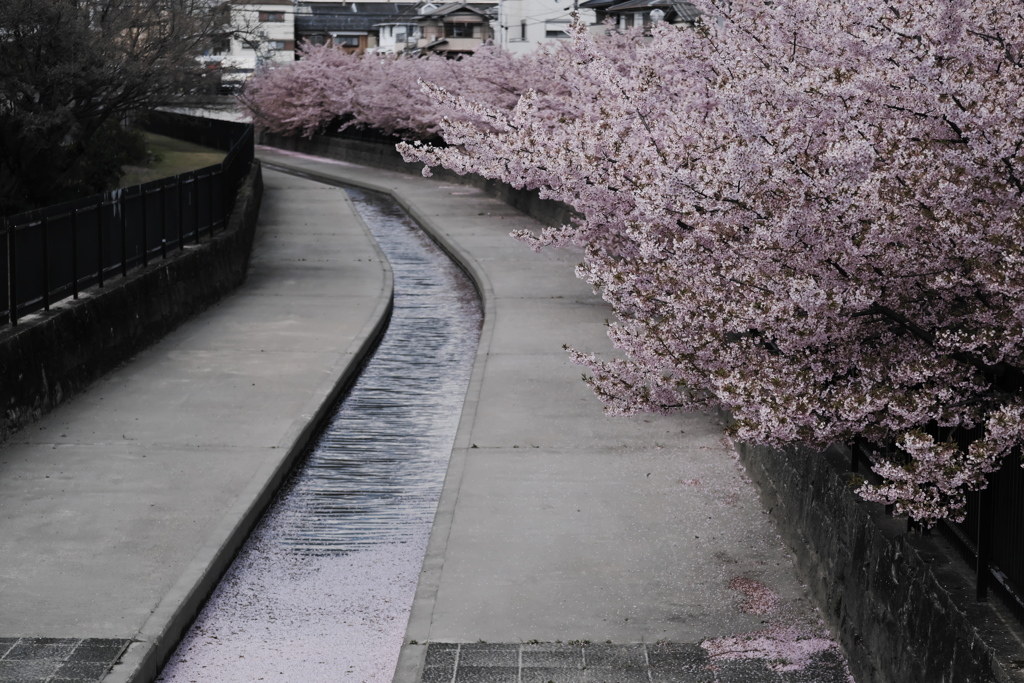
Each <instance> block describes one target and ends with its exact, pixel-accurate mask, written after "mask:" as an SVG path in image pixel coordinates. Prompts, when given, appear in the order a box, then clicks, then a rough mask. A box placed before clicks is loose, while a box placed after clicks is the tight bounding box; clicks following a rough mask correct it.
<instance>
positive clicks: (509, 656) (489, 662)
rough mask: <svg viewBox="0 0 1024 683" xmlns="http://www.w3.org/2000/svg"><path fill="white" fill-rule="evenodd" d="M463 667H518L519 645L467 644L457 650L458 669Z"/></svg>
mask: <svg viewBox="0 0 1024 683" xmlns="http://www.w3.org/2000/svg"><path fill="white" fill-rule="evenodd" d="M463 666H485V667H505V666H511V667H515V668H518V667H519V645H518V644H509V643H468V644H466V645H463V646H462V647H460V648H459V669H462V667H463Z"/></svg>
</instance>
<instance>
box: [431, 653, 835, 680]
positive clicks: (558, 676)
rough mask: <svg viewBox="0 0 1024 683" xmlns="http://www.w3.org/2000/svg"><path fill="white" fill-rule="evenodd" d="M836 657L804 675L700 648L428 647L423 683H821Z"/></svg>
mask: <svg viewBox="0 0 1024 683" xmlns="http://www.w3.org/2000/svg"><path fill="white" fill-rule="evenodd" d="M844 678H845V674H844V672H843V665H842V662H841V661H840V660H839V659H838V658H837V657H836V656H835V654H834V653H831V652H825V653H823V654H821V655H818V656H816V657H814V658H813V660H812V662H811V664H810V665H809V666H807V667H806V668H804V669H799V670H792V671H774V670H773V669H772V668H771V666H770V665H769V662H766V661H765V660H763V659H732V660H723V661H717V662H714V663H713V664H712V662H711V659H710V658H709V657H708V654H707V652H706V651H705V650H704V648H702V647H701V646H700V645H698V644H696V643H653V644H649V645H648V644H644V643H636V644H610V643H429V644H428V645H427V656H426V660H425V666H424V669H423V676H422V677H421V681H422V682H423V683H504V682H505V681H508V682H509V683H662V682H664V683H670V682H671V683H823V682H826V681H827V682H829V683H831V682H832V681H841V680H844Z"/></svg>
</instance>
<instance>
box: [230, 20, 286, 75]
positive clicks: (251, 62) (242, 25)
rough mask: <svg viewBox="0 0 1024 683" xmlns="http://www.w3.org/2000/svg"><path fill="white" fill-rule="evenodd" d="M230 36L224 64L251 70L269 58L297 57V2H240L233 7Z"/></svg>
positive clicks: (242, 70) (270, 59) (279, 60)
mask: <svg viewBox="0 0 1024 683" xmlns="http://www.w3.org/2000/svg"><path fill="white" fill-rule="evenodd" d="M231 20H232V25H233V26H234V27H235V28H236V30H238V31H239V35H236V36H235V37H233V38H232V39H231V50H230V52H229V53H228V55H227V56H226V58H225V59H224V61H223V66H224V67H225V68H232V69H237V70H239V71H241V72H247V73H251V72H252V71H254V70H255V69H256V68H257V66H259V65H260V64H261V63H263V62H266V61H274V62H293V61H295V6H294V5H293V4H292V3H291V2H288V3H281V2H274V3H270V2H268V3H260V2H252V3H237V4H233V5H232V7H231Z"/></svg>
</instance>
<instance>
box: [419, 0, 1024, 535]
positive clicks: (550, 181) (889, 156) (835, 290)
mask: <svg viewBox="0 0 1024 683" xmlns="http://www.w3.org/2000/svg"><path fill="white" fill-rule="evenodd" d="M703 9H704V11H705V19H704V20H703V21H702V22H699V23H698V26H697V27H696V29H693V30H690V29H679V28H676V27H672V26H665V25H662V26H658V27H656V28H655V29H654V30H653V31H652V33H653V35H652V37H651V38H649V39H647V40H646V41H644V40H631V41H629V40H627V41H623V40H619V41H618V42H616V43H614V44H613V43H611V42H610V41H602V40H601V39H594V38H592V37H590V36H588V35H587V34H586V32H585V31H584V30H583V29H582V27H578V28H577V29H576V30H575V33H574V37H573V41H572V44H571V46H569V47H568V48H567V49H565V50H561V51H556V52H553V53H552V54H551V55H550V56H549V59H550V60H551V63H550V64H549V65H548V68H551V69H557V70H558V71H557V73H558V74H559V75H560V77H561V79H562V80H563V82H565V83H567V84H568V85H567V87H568V89H569V92H568V95H567V96H566V97H564V98H563V101H562V103H561V104H560V105H558V106H557V107H552V102H551V99H550V98H545V96H544V95H542V94H536V93H534V92H532V91H529V90H527V91H525V92H524V94H523V95H522V97H521V98H520V99H519V100H518V102H517V103H516V104H515V106H514V107H512V108H508V107H506V106H504V103H491V102H488V101H487V100H485V99H477V100H474V99H473V98H472V93H466V92H458V91H449V90H448V86H447V85H446V84H445V82H444V80H443V79H438V80H436V81H433V85H430V86H427V87H426V88H425V92H426V93H427V94H429V95H430V96H431V97H433V98H434V100H435V101H436V102H437V106H438V108H439V109H437V111H444V110H446V109H448V110H452V111H454V112H457V113H458V115H449V116H448V117H447V118H446V119H444V120H443V121H441V122H440V130H441V133H442V135H443V137H444V139H445V141H446V142H447V143H448V144H447V146H445V147H434V146H429V145H421V144H415V143H412V144H403V145H400V148H401V149H402V151H403V153H404V154H405V155H406V157H407V158H408V159H410V160H411V159H417V160H422V161H425V162H427V164H428V165H444V166H446V167H448V168H451V169H454V170H456V171H459V172H474V173H479V174H481V175H484V176H486V177H489V178H496V179H499V180H502V181H504V182H507V183H510V184H512V185H514V186H516V187H528V188H538V189H539V190H540V192H541V194H542V196H544V197H548V198H551V199H555V200H558V201H563V202H566V203H568V204H570V205H571V206H572V207H574V208H575V209H576V210H577V211H578V212H579V214H580V218H579V220H578V221H576V222H574V223H573V224H571V225H564V226H556V227H551V228H548V229H545V230H544V231H543V232H542V233H540V234H519V235H517V236H518V237H519V238H520V239H522V240H524V241H526V242H527V243H529V244H530V245H531V246H533V247H534V248H536V249H539V248H542V247H545V246H549V245H551V246H564V245H576V246H578V247H581V248H582V249H583V250H584V256H583V263H582V264H581V265H580V266H579V267H578V271H577V273H578V275H579V276H580V277H582V278H585V279H586V280H587V281H588V282H590V283H592V284H593V285H594V287H595V288H596V289H597V290H598V291H600V293H601V294H602V295H603V296H604V298H605V299H606V300H607V301H608V302H609V303H610V304H611V306H612V307H613V309H614V311H615V315H616V318H617V320H616V322H615V323H614V324H612V325H611V327H610V331H609V335H610V337H611V339H612V340H613V342H614V344H615V346H616V347H617V348H618V349H620V350H621V351H622V352H624V357H622V358H613V359H604V358H600V357H598V356H597V355H594V354H588V353H583V352H579V351H572V354H573V358H574V359H575V360H576V361H577V362H578V363H580V364H582V365H583V366H585V367H586V368H587V369H589V370H590V372H592V373H593V375H592V377H590V378H589V379H588V381H589V382H590V384H591V385H592V386H593V387H594V389H595V391H596V392H597V393H598V394H599V395H600V396H601V398H602V399H603V400H604V401H605V402H606V403H607V406H608V409H609V411H610V412H612V413H632V412H635V411H658V412H666V411H672V410H679V409H683V410H698V409H707V408H714V407H724V408H727V409H728V410H730V411H731V412H732V415H733V416H734V418H735V427H734V431H735V435H736V436H737V437H738V438H740V439H745V440H752V441H755V442H759V443H765V444H772V445H777V446H784V445H787V444H793V443H806V444H811V445H816V446H824V445H826V444H828V443H831V442H835V441H845V442H849V441H851V440H853V439H857V438H859V439H864V440H866V441H867V442H868V443H870V444H871V446H872V449H873V451H874V457H873V467H874V469H875V471H876V472H877V473H878V474H880V475H881V476H882V477H883V483H882V484H880V485H877V486H871V485H865V486H864V487H862V489H861V492H862V494H863V495H864V496H865V497H867V498H868V499H871V500H876V501H882V502H886V503H895V505H896V507H897V509H898V510H899V511H906V512H909V513H910V515H912V516H913V517H915V518H917V519H919V520H922V521H924V522H925V523H929V524H930V523H932V522H934V520H936V519H940V518H944V517H949V518H953V519H959V518H962V515H963V506H964V494H965V492H966V491H969V490H976V489H979V488H982V487H984V485H985V483H986V474H988V473H990V472H992V471H994V470H995V469H997V468H998V467H999V466H1000V463H1001V462H1002V460H1003V459H1004V458H1005V457H1007V455H1009V454H1011V453H1014V452H1015V451H1016V450H1017V449H1019V448H1020V445H1021V442H1022V440H1024V404H1022V402H1021V399H1020V390H1021V387H1022V381H1021V380H1022V370H1024V291H1022V287H1024V247H1022V244H1024V234H1022V232H1024V231H1022V222H1021V221H1022V215H1021V209H1022V202H1021V192H1022V191H1024V168H1022V160H1021V156H1020V155H1021V150H1022V149H1024V117H1022V116H1021V115H1020V112H1021V109H1022V106H1024V87H1022V86H1024V69H1022V61H1021V60H1022V55H1024V51H1022V48H1024V42H1022V41H1024V18H1022V16H1021V14H1020V13H1019V12H1016V11H1015V10H1013V9H1012V8H1010V7H1008V6H1007V5H1006V4H1005V3H997V2H995V1H994V0H963V1H962V2H956V3H954V2H952V0H935V1H934V2H927V3H921V2H913V1H911V0H890V1H889V2H885V3H877V2H867V1H866V0H841V1H838V2H837V1H835V0H774V1H773V2H771V3H765V2H763V1H762V0H705V2H704V3H703ZM423 80H427V81H429V80H430V79H423ZM977 427H983V428H984V436H983V437H982V438H980V439H978V440H976V441H974V443H972V444H971V445H970V447H969V448H966V449H965V448H961V447H959V446H958V444H957V442H956V438H955V437H956V435H957V430H963V429H970V428H977ZM1014 457H1016V456H1014Z"/></svg>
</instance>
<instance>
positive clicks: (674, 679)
mask: <svg viewBox="0 0 1024 683" xmlns="http://www.w3.org/2000/svg"><path fill="white" fill-rule="evenodd" d="M647 660H648V661H649V662H650V665H651V680H652V681H653V682H654V683H670V682H671V683H705V682H710V681H713V680H714V678H715V676H714V673H713V672H712V671H711V670H710V668H709V666H708V665H709V664H710V661H711V660H710V658H709V657H708V653H707V650H705V649H704V648H702V647H701V646H700V645H696V644H693V643H655V644H653V645H648V646H647Z"/></svg>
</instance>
